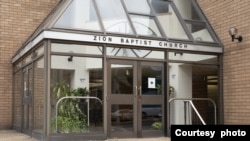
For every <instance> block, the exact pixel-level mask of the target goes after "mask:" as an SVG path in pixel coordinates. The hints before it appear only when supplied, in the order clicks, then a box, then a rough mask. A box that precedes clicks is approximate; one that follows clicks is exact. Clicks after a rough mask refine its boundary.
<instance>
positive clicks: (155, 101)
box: [108, 60, 164, 138]
mask: <svg viewBox="0 0 250 141" xmlns="http://www.w3.org/2000/svg"><path fill="white" fill-rule="evenodd" d="M108 66H109V67H108V77H109V79H108V99H109V104H108V120H109V122H108V128H109V129H108V130H109V136H110V137H111V138H114V137H117V138H122V137H126V138H128V137H147V136H151V137H152V136H163V131H164V127H163V125H164V118H163V117H164V116H163V115H164V110H163V109H164V89H163V86H164V79H163V78H164V63H159V62H146V61H129V60H109V62H108Z"/></svg>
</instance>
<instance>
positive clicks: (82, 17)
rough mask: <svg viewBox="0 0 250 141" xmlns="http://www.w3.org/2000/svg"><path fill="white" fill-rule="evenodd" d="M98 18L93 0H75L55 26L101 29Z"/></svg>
mask: <svg viewBox="0 0 250 141" xmlns="http://www.w3.org/2000/svg"><path fill="white" fill-rule="evenodd" d="M83 7H84V8H83ZM97 19H98V18H97V15H96V11H95V9H94V6H93V3H92V0H74V1H72V2H71V4H70V6H69V7H68V9H67V10H66V11H65V12H64V13H63V14H62V16H61V17H60V18H59V20H58V21H57V22H56V23H55V25H54V27H56V28H67V29H86V30H101V29H100V26H99V22H98V20H97Z"/></svg>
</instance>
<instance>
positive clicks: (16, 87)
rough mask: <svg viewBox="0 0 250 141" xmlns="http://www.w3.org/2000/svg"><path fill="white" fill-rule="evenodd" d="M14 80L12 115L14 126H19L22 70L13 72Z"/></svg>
mask: <svg viewBox="0 0 250 141" xmlns="http://www.w3.org/2000/svg"><path fill="white" fill-rule="evenodd" d="M14 76H15V79H14V80H15V81H13V82H14V96H13V102H14V105H13V106H14V112H13V114H14V116H13V126H14V128H21V123H22V122H21V120H22V100H21V99H22V97H21V95H22V81H21V80H22V71H18V72H17V73H15V75H14Z"/></svg>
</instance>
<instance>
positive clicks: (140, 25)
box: [130, 15, 161, 37]
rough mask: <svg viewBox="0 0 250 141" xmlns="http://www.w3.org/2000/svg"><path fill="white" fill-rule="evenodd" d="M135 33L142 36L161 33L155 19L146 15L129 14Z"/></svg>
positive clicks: (159, 34)
mask: <svg viewBox="0 0 250 141" xmlns="http://www.w3.org/2000/svg"><path fill="white" fill-rule="evenodd" d="M130 17H131V20H132V22H133V25H134V27H135V30H136V32H137V34H139V35H144V36H158V37H161V33H160V31H159V29H158V27H157V25H156V23H155V19H154V18H152V17H147V16H138V15H130Z"/></svg>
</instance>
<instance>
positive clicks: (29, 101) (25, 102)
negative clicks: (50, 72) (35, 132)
mask: <svg viewBox="0 0 250 141" xmlns="http://www.w3.org/2000/svg"><path fill="white" fill-rule="evenodd" d="M30 75H31V76H32V78H31V79H30ZM33 76H34V75H33V67H32V64H30V65H27V66H26V67H24V68H23V70H22V127H21V132H23V133H25V134H28V135H31V134H32V128H33V112H34V111H33V85H34V82H33V81H34V79H33ZM25 79H26V80H27V84H25ZM30 81H32V82H31V83H30ZM25 85H26V86H25ZM30 88H31V89H30ZM25 89H27V90H28V91H26V92H28V93H29V94H28V97H25V95H26V92H25ZM25 106H27V108H28V111H27V113H25V112H24V109H25ZM25 116H26V118H27V121H26V122H27V127H25V126H26V125H25ZM30 118H31V119H30Z"/></svg>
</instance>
